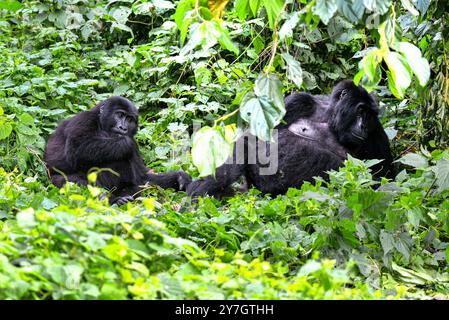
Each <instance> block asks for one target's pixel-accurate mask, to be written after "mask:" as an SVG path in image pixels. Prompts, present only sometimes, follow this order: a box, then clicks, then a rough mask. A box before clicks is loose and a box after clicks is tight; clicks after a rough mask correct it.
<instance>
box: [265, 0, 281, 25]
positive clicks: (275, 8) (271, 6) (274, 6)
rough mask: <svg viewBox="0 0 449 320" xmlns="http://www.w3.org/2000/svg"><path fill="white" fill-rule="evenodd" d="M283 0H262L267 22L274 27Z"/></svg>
mask: <svg viewBox="0 0 449 320" xmlns="http://www.w3.org/2000/svg"><path fill="white" fill-rule="evenodd" d="M284 2H285V0H263V6H264V7H265V10H266V12H267V16H268V23H269V25H270V28H271V29H274V25H275V23H276V21H277V20H278V19H279V15H280V14H281V11H282V8H283V7H284Z"/></svg>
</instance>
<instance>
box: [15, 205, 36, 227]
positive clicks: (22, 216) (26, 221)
mask: <svg viewBox="0 0 449 320" xmlns="http://www.w3.org/2000/svg"><path fill="white" fill-rule="evenodd" d="M16 219H17V224H18V225H19V227H20V228H22V229H25V228H32V227H34V226H36V225H37V221H36V219H35V218H34V210H33V209H32V208H28V209H26V210H23V211H20V212H19V213H17V216H16Z"/></svg>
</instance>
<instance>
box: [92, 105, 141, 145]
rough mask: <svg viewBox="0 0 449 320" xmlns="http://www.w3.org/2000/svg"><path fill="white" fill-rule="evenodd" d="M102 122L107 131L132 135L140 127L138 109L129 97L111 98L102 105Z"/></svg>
mask: <svg viewBox="0 0 449 320" xmlns="http://www.w3.org/2000/svg"><path fill="white" fill-rule="evenodd" d="M100 124H101V127H102V129H103V130H105V131H108V132H113V133H115V134H118V135H127V136H130V137H132V136H134V135H135V134H136V132H137V128H138V117H137V109H136V107H135V106H134V105H133V104H132V103H131V101H129V100H128V99H125V98H123V97H113V98H110V99H108V100H106V102H105V103H104V104H103V105H102V106H100Z"/></svg>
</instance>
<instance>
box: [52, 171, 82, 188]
mask: <svg viewBox="0 0 449 320" xmlns="http://www.w3.org/2000/svg"><path fill="white" fill-rule="evenodd" d="M67 181H71V182H75V183H77V184H79V185H81V186H87V178H86V175H84V174H83V173H74V174H68V175H67V176H63V175H60V174H54V175H52V176H51V182H52V183H53V184H54V185H55V186H57V187H58V188H62V186H63V185H64V184H65V183H66V182H67Z"/></svg>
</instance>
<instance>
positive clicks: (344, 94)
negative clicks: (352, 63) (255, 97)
mask: <svg viewBox="0 0 449 320" xmlns="http://www.w3.org/2000/svg"><path fill="white" fill-rule="evenodd" d="M285 104H286V110H287V112H286V115H285V117H284V123H282V124H280V125H279V126H277V127H276V129H278V142H277V145H278V154H279V157H278V170H277V172H276V173H275V174H273V175H261V174H260V173H259V169H260V168H261V167H263V165H262V164H261V163H260V161H257V162H256V163H255V164H251V163H249V161H248V158H247V157H248V156H247V155H248V154H251V153H253V152H254V150H257V148H258V146H257V144H254V143H252V142H251V141H252V140H251V139H246V137H244V138H242V139H246V140H245V151H246V152H248V153H247V154H245V159H244V161H243V163H242V164H237V163H236V157H237V153H238V152H235V151H236V150H234V156H233V161H232V163H230V164H224V165H222V166H220V167H219V168H217V170H216V174H215V178H214V177H212V176H210V177H206V178H204V179H200V180H197V181H193V182H192V183H191V184H190V185H189V186H188V188H187V193H188V194H189V195H191V196H202V195H205V194H209V195H212V196H215V197H219V198H220V197H221V196H223V195H225V194H229V187H230V185H231V184H232V183H233V182H235V181H236V180H237V179H238V178H239V177H240V176H244V177H245V179H246V181H247V182H248V184H249V185H254V186H255V187H256V188H258V189H260V190H261V191H262V192H263V193H270V194H272V195H274V196H275V195H278V194H282V193H285V192H286V191H287V189H288V188H289V187H299V186H301V184H302V183H303V182H304V181H313V177H315V176H321V177H323V178H325V179H326V178H327V173H326V171H329V170H331V169H333V170H335V169H338V168H339V167H341V166H342V164H343V161H344V160H345V158H346V156H347V154H348V153H349V154H351V155H352V156H354V157H356V158H359V159H364V160H367V159H382V160H383V162H382V163H380V164H378V165H376V166H374V167H372V170H373V174H374V176H375V177H376V178H378V177H382V176H385V177H390V178H391V177H393V176H394V170H393V166H392V161H393V159H392V155H391V151H390V146H389V142H388V137H387V135H386V133H385V131H384V129H383V128H382V125H381V123H380V122H379V119H378V112H379V110H378V107H377V102H376V100H375V98H374V97H373V96H372V95H370V94H369V93H368V92H367V91H366V90H365V89H363V88H362V87H360V86H358V87H357V86H355V85H354V83H353V82H352V81H342V82H340V83H339V84H337V85H336V86H335V88H334V90H333V92H332V94H331V95H330V96H312V95H310V94H308V93H304V92H299V93H294V94H292V95H290V96H288V97H287V98H286V99H285ZM303 132H304V133H305V134H303ZM265 145H266V148H267V149H268V150H269V148H270V146H269V144H268V143H266V144H265ZM268 152H269V151H268Z"/></svg>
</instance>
